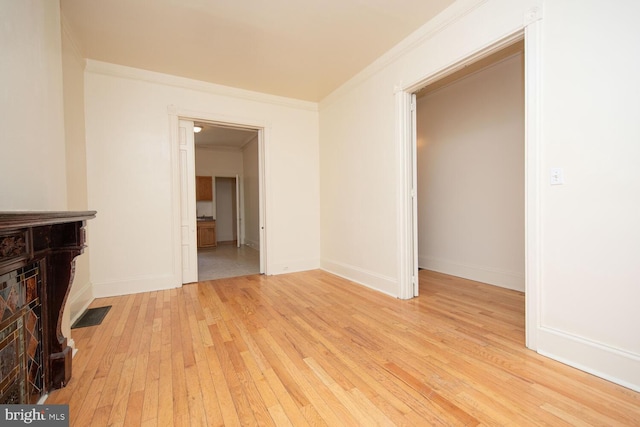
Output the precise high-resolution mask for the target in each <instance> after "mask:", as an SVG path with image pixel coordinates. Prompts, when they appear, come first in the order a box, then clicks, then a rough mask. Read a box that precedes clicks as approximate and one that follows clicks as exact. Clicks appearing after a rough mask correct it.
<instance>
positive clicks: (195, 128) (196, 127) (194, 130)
mask: <svg viewBox="0 0 640 427" xmlns="http://www.w3.org/2000/svg"><path fill="white" fill-rule="evenodd" d="M201 130H202V126H197V125H196V126H194V127H193V133H198V132H200V131H201Z"/></svg>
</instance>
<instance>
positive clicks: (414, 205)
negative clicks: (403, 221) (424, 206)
mask: <svg viewBox="0 0 640 427" xmlns="http://www.w3.org/2000/svg"><path fill="white" fill-rule="evenodd" d="M410 102H411V106H410V109H411V130H410V131H411V167H410V169H411V178H410V179H411V228H412V232H411V236H412V246H413V256H412V262H413V265H412V267H411V271H412V273H411V274H412V281H413V296H416V297H417V296H418V293H419V278H418V277H419V276H418V168H417V164H418V162H417V158H418V154H417V151H418V149H417V145H418V141H417V139H418V131H417V124H416V110H417V104H416V94H415V93H413V94H411V101H410Z"/></svg>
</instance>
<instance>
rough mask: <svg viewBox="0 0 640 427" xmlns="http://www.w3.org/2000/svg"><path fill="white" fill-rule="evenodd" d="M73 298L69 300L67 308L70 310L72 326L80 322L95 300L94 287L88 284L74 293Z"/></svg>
mask: <svg viewBox="0 0 640 427" xmlns="http://www.w3.org/2000/svg"><path fill="white" fill-rule="evenodd" d="M73 294H74V295H73V298H71V299H69V302H68V303H67V307H68V308H69V318H70V319H71V323H70V324H71V325H73V323H74V322H75V321H76V320H78V318H79V317H80V316H82V313H84V312H85V310H86V309H87V307H89V304H91V302H92V301H93V300H94V297H93V286H92V285H91V283H86V284H85V285H84V286H83V287H82V288H80V289H79V290H78V291H76V292H74V293H73Z"/></svg>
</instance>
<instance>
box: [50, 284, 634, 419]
mask: <svg viewBox="0 0 640 427" xmlns="http://www.w3.org/2000/svg"><path fill="white" fill-rule="evenodd" d="M420 292H421V296H420V297H419V298H417V299H413V300H410V301H401V300H397V299H394V298H391V297H388V296H386V295H383V294H380V293H378V292H375V291H372V290H369V289H367V288H364V287H362V286H359V285H355V284H352V283H349V282H347V281H346V280H343V279H341V278H338V277H335V276H332V275H330V274H328V273H325V272H321V271H312V272H306V273H295V274H288V275H282V276H271V277H263V276H247V277H240V278H234V279H223V280H218V281H210V282H201V283H198V284H193V285H186V286H184V287H183V288H181V289H175V290H170V291H161V292H152V293H144V294H137V295H130V296H123V297H117V298H105V299H101V300H96V301H95V302H94V304H93V306H102V305H113V308H112V309H111V311H110V312H109V314H108V315H107V317H106V318H105V320H104V322H103V324H102V325H100V326H96V327H91V328H84V329H77V330H74V331H73V338H74V339H75V342H76V344H77V347H78V348H79V349H80V352H79V353H78V354H77V356H76V357H75V358H74V360H73V379H72V380H71V382H70V383H69V384H68V386H67V387H66V388H65V389H62V390H59V391H55V392H53V393H52V394H51V395H50V397H49V399H48V401H47V403H50V404H54V403H68V404H69V405H70V418H71V425H74V426H89V425H90V426H103V425H132V426H138V425H144V426H147V425H149V426H151V425H153V426H155V425H165V426H171V425H176V426H178V425H184V426H197V425H209V426H220V425H226V426H250V425H277V426H286V425H293V426H306V425H313V426H316V425H327V426H353V425H364V426H372V425H405V426H431V425H446V426H451V425H466V426H472V425H479V424H483V425H509V426H526V425H551V426H563V425H567V426H568V425H571V426H576V425H598V426H615V425H628V426H634V425H635V426H638V425H640V394H639V393H635V392H632V391H630V390H628V389H625V388H623V387H620V386H617V385H614V384H612V383H609V382H607V381H605V380H602V379H599V378H596V377H594V376H591V375H589V374H586V373H584V372H581V371H578V370H576V369H573V368H570V367H567V366H565V365H562V364H560V363H557V362H554V361H552V360H550V359H547V358H544V357H542V356H539V355H537V354H536V353H534V352H532V351H529V350H526V349H525V348H524V329H523V328H524V314H523V313H524V297H523V295H522V294H521V293H518V292H514V291H509V290H505V289H501V288H497V287H493V286H488V285H483V284H480V283H477V282H471V281H467V280H463V279H458V278H454V277H451V276H446V275H443V274H437V273H433V272H427V271H421V273H420Z"/></svg>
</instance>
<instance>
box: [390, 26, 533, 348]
mask: <svg viewBox="0 0 640 427" xmlns="http://www.w3.org/2000/svg"><path fill="white" fill-rule="evenodd" d="M536 16H537V15H536ZM541 25H542V23H541V21H540V20H539V19H535V20H532V21H531V23H530V24H529V25H528V26H527V27H526V28H524V27H523V28H520V29H518V30H517V31H514V32H513V33H511V34H509V35H507V36H505V37H503V38H502V39H500V40H497V41H495V42H493V43H490V44H487V45H485V46H484V47H481V48H479V49H477V50H476V51H475V52H473V53H471V54H470V55H469V56H467V57H466V58H464V59H462V60H458V61H455V62H454V63H451V64H449V65H448V66H446V67H443V68H441V69H440V70H438V71H436V72H434V73H430V74H428V75H426V76H423V77H422V78H420V79H418V80H417V81H416V82H414V83H412V84H409V85H406V86H404V87H403V86H402V84H400V85H398V87H396V99H397V100H398V101H397V102H396V120H398V123H400V125H399V126H398V129H399V130H398V133H397V134H398V138H401V139H399V140H398V143H397V144H398V146H400V149H401V150H404V156H405V157H403V158H400V159H399V162H398V169H399V171H400V172H399V174H398V179H399V182H404V175H405V174H406V172H405V170H406V168H407V165H406V162H407V161H408V156H409V153H408V151H407V150H406V144H407V139H408V138H409V135H408V134H407V132H406V131H402V128H405V129H406V126H407V123H408V120H409V116H408V115H407V111H406V106H403V102H401V101H400V99H406V97H407V96H408V95H409V94H411V93H414V92H416V91H417V90H419V89H421V88H422V87H424V86H426V85H427V84H429V83H432V82H434V81H436V80H438V79H440V78H442V77H445V76H446V75H448V74H450V73H452V72H455V71H456V70H458V69H460V68H461V67H464V66H465V65H466V64H470V63H473V62H475V61H477V60H478V59H481V58H483V57H486V56H488V55H490V54H492V53H493V52H496V51H498V50H500V49H502V48H503V47H506V46H508V45H510V44H512V43H514V42H516V41H518V40H521V39H522V38H523V37H524V39H525V153H526V154H525V157H526V160H525V250H526V255H525V270H526V273H525V276H526V279H525V299H526V310H525V322H526V328H525V335H526V346H527V347H528V348H530V349H532V350H537V331H538V327H539V319H540V316H539V304H540V294H539V292H540V291H539V288H540V285H539V278H540V277H541V271H542V270H541V268H542V266H541V259H542V256H541V253H540V252H541V224H542V221H541V219H540V215H541V213H540V212H541V209H540V203H541V201H540V182H539V179H538V177H539V176H540V173H541V171H540V162H541V156H540V151H541V146H542V140H541V139H542V132H541V121H540V120H541V114H540V105H541V101H540V96H541V95H540V79H541V71H540V59H541V39H542V31H541V28H540V26H541ZM527 49H529V50H527ZM402 87H403V88H402ZM398 88H402V89H401V90H400V91H398ZM402 123H404V125H402ZM403 147H404V148H403ZM413 167H414V168H415V167H416V165H415V160H414V164H413ZM409 191H410V187H408V186H406V184H403V185H402V186H401V187H399V197H400V200H399V205H400V206H398V210H399V215H401V217H400V218H399V221H402V223H401V224H400V225H399V240H400V242H399V248H398V271H399V284H398V285H399V287H400V291H399V292H400V294H401V295H406V294H408V292H409V284H408V283H407V280H406V277H405V276H406V273H405V271H406V265H407V263H408V260H407V257H408V256H409V255H408V254H407V250H406V246H407V241H409V240H410V237H409V234H408V233H411V228H410V227H409V225H408V220H407V212H406V207H405V206H404V205H405V203H403V200H404V198H406V195H407V194H408V193H409ZM415 233H417V230H416V231H415ZM414 236H415V234H414ZM415 238H417V236H416V237H415Z"/></svg>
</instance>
